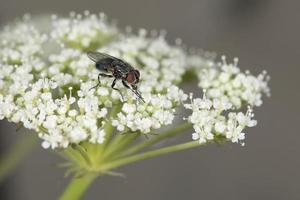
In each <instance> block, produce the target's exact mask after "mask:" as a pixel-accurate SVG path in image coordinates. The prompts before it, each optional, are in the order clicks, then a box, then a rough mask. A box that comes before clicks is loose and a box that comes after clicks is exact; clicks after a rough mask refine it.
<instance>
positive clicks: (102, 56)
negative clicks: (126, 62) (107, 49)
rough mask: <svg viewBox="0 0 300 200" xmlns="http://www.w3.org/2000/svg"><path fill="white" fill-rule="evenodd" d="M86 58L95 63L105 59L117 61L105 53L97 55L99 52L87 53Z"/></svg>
mask: <svg viewBox="0 0 300 200" xmlns="http://www.w3.org/2000/svg"><path fill="white" fill-rule="evenodd" d="M87 56H88V57H89V58H90V59H91V60H92V61H94V62H95V63H97V62H99V61H100V60H103V59H107V58H110V59H113V60H118V59H117V58H115V57H113V56H110V55H108V54H106V53H99V52H93V51H90V52H88V53H87Z"/></svg>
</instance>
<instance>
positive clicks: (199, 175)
mask: <svg viewBox="0 0 300 200" xmlns="http://www.w3.org/2000/svg"><path fill="white" fill-rule="evenodd" d="M86 9H88V10H90V11H92V12H97V13H98V12H100V11H103V12H105V13H106V14H107V15H108V16H109V17H110V18H112V19H117V20H118V22H119V24H120V26H122V27H125V26H126V25H131V26H133V28H134V29H137V28H139V27H143V28H146V29H166V30H167V31H168V39H169V40H170V41H173V40H174V38H176V37H181V38H182V39H183V41H184V43H185V44H187V45H188V46H189V47H197V48H199V47H201V48H203V49H205V50H210V51H215V52H217V53H218V54H219V55H222V54H225V55H227V57H228V59H229V60H231V59H232V58H233V57H235V56H237V57H239V59H240V62H239V66H240V67H241V68H242V69H243V70H246V69H249V70H250V71H252V72H253V73H255V74H257V73H259V72H260V71H262V70H263V69H266V70H267V71H268V72H269V74H270V75H271V78H272V79H271V82H270V86H271V89H272V97H271V98H270V99H265V101H264V105H263V106H262V107H260V108H258V109H256V118H257V119H258V121H259V124H258V126H257V127H255V128H252V129H248V130H247V133H248V134H247V139H246V146H245V147H241V146H239V145H231V144H226V145H225V146H222V147H219V146H216V145H210V146H208V147H205V148H199V149H193V150H188V151H185V152H180V153H176V154H171V155H167V156H162V157H159V158H154V159H149V160H146V161H142V162H138V163H135V164H132V165H129V166H126V167H123V168H121V169H120V170H119V171H122V172H124V173H125V174H126V175H127V178H126V179H122V178H117V177H108V176H105V177H101V178H100V179H98V180H97V181H96V182H95V183H94V184H93V185H92V187H91V188H90V190H89V191H88V194H87V195H85V197H84V199H85V200H91V199H105V200H116V199H123V200H132V199H143V200H153V199H157V200H181V199H188V200H194V199H195V200H196V199H197V200H198V199H205V200H216V199H222V200H248V199H249V200H250V199H251V200H252V199H255V200H266V199H272V200H281V199H288V200H294V199H295V200H296V199H300V192H299V191H300V185H299V180H300V172H299V167H300V160H299V153H300V148H299V142H300V134H299V127H298V128H297V126H298V125H299V124H300V117H299V116H300V115H299V114H300V106H299V96H300V95H299V86H300V84H299V83H300V82H299V73H300V65H299V61H300V51H299V46H300V39H299V36H300V22H299V20H300V14H299V10H300V1H283V0H281V1H279V0H278V1H276V0H273V1H272V0H269V1H266V0H219V1H218V0H185V1H179V0H178V1H177V0H176V1H175V0H168V1H159V0H152V1H141V0H130V1H116V0H105V1H100V0H90V1H62V0H49V1H39V0H23V1H21V0H0V22H1V23H7V22H8V21H9V20H12V19H14V18H16V17H20V16H22V15H23V14H24V13H26V12H30V13H33V14H42V13H58V14H68V13H69V11H72V10H74V11H83V10H86ZM0 133H1V135H0V136H1V143H2V144H1V146H0V148H1V150H3V151H4V150H6V149H7V148H8V146H9V145H10V144H12V143H13V142H14V140H15V139H16V138H18V133H15V127H14V126H12V125H10V124H7V123H6V122H1V123H0ZM187 137H190V135H188V136H187ZM59 161H60V160H59V158H58V157H57V156H56V155H54V154H51V153H49V152H48V151H45V150H41V148H37V149H36V150H35V151H34V152H33V154H31V155H30V156H29V157H28V159H26V161H25V162H23V163H22V165H21V166H20V167H19V168H18V170H17V172H16V173H14V175H12V176H11V177H10V178H9V180H7V181H6V182H5V183H3V184H2V185H1V192H2V193H3V195H6V196H5V197H3V198H1V199H9V200H10V199H22V200H36V199H37V200H40V199H43V200H53V199H56V197H57V196H58V195H59V194H60V193H61V192H62V190H63V187H64V186H65V184H66V182H67V180H66V179H65V178H63V170H62V169H59V168H57V167H56V164H57V163H59Z"/></svg>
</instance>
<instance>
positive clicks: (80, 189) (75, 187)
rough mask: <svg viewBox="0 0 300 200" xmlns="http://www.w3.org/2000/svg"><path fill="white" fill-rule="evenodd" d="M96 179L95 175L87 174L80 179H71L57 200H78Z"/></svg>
mask: <svg viewBox="0 0 300 200" xmlns="http://www.w3.org/2000/svg"><path fill="white" fill-rule="evenodd" d="M96 178H97V174H96V173H89V174H86V175H84V176H83V177H80V178H76V177H75V178H73V179H72V180H71V182H70V184H69V185H68V186H67V188H66V189H65V191H64V193H63V194H62V195H61V196H60V198H59V200H79V199H80V198H81V197H82V195H83V194H84V192H85V191H86V190H87V189H88V187H89V186H90V185H91V183H92V182H93V181H94V180H95V179H96Z"/></svg>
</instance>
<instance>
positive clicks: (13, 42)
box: [0, 19, 47, 65]
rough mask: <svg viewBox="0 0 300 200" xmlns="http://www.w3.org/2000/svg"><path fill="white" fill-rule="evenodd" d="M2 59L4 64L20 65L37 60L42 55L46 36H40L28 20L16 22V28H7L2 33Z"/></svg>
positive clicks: (0, 36) (0, 55)
mask: <svg viewBox="0 0 300 200" xmlns="http://www.w3.org/2000/svg"><path fill="white" fill-rule="evenodd" d="M0 38H1V41H0V48H1V51H0V57H1V61H2V62H3V63H7V64H11V65H19V64H22V63H25V62H27V61H30V60H33V59H37V57H36V55H41V54H42V53H43V52H42V48H41V47H42V45H43V43H44V42H45V41H46V40H47V35H46V34H40V33H39V31H38V30H37V29H36V28H35V26H34V25H33V24H32V23H31V22H30V21H28V20H27V19H26V20H24V21H22V22H16V24H15V25H14V27H13V28H12V27H10V26H6V27H4V29H3V30H2V31H1V32H0Z"/></svg>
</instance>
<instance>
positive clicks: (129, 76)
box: [87, 52, 145, 102]
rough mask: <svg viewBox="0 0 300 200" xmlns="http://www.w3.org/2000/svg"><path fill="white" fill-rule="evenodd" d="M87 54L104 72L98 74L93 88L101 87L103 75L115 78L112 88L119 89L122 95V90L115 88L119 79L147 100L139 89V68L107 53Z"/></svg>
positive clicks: (141, 98)
mask: <svg viewBox="0 0 300 200" xmlns="http://www.w3.org/2000/svg"><path fill="white" fill-rule="evenodd" d="M87 56H88V57H89V58H90V59H91V60H92V61H94V62H95V63H96V64H95V65H96V68H97V69H98V70H100V71H101V72H104V73H99V74H98V83H97V85H95V86H94V87H92V88H91V89H94V88H97V87H99V85H100V77H101V76H102V77H108V78H113V79H114V80H113V82H112V84H111V88H112V89H114V90H117V91H118V92H120V94H121V95H122V93H121V91H120V90H119V89H118V88H115V85H116V82H117V80H121V81H122V84H123V85H124V86H125V87H126V88H128V89H130V90H131V91H132V92H133V93H134V94H135V95H136V96H137V97H138V99H139V100H141V101H143V102H145V100H144V99H143V97H142V95H141V94H140V93H139V92H138V90H137V84H138V83H139V81H140V72H139V71H138V70H136V69H134V68H133V67H132V66H131V65H130V64H129V63H127V62H125V61H123V60H121V59H119V58H116V57H113V56H110V55H108V54H105V53H99V52H88V53H87Z"/></svg>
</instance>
